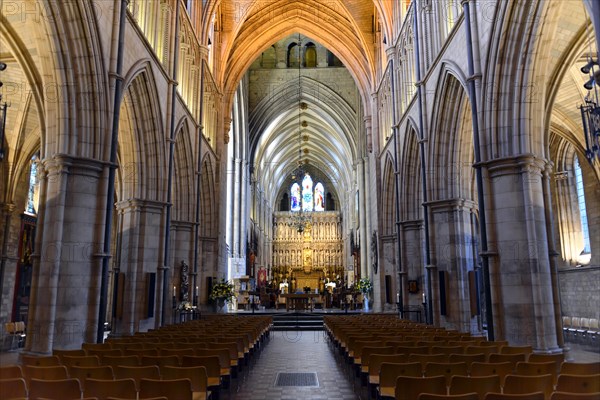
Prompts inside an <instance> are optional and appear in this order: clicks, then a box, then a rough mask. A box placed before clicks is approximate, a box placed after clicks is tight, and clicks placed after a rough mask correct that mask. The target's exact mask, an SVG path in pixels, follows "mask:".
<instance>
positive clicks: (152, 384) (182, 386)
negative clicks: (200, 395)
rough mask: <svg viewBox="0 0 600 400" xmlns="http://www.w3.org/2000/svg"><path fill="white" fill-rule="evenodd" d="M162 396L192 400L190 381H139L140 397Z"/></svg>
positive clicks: (179, 399) (178, 399)
mask: <svg viewBox="0 0 600 400" xmlns="http://www.w3.org/2000/svg"><path fill="white" fill-rule="evenodd" d="M157 395H158V396H164V397H166V398H168V399H177V400H193V397H192V383H191V381H190V380H189V379H170V380H156V379H142V380H141V382H140V393H139V396H140V398H144V397H151V396H154V397H156V396H157Z"/></svg>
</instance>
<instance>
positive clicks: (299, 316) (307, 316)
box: [273, 313, 323, 331]
mask: <svg viewBox="0 0 600 400" xmlns="http://www.w3.org/2000/svg"><path fill="white" fill-rule="evenodd" d="M273 330H274V331H321V330H323V316H322V315H315V314H312V313H286V314H280V315H273Z"/></svg>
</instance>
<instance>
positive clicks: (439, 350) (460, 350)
mask: <svg viewBox="0 0 600 400" xmlns="http://www.w3.org/2000/svg"><path fill="white" fill-rule="evenodd" d="M465 348H466V346H465V347H463V346H432V347H431V354H446V355H448V356H450V355H451V354H464V352H465Z"/></svg>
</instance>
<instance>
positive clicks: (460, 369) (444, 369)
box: [424, 362, 468, 386]
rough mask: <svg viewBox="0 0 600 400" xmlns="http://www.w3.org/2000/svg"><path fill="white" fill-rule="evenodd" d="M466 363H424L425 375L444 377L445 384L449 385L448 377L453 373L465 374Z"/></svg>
mask: <svg viewBox="0 0 600 400" xmlns="http://www.w3.org/2000/svg"><path fill="white" fill-rule="evenodd" d="M467 373H468V370H467V363H464V362H459V363H435V362H431V363H427V364H425V371H424V375H425V376H440V375H443V376H444V377H445V378H446V386H450V379H452V377H453V376H454V375H467Z"/></svg>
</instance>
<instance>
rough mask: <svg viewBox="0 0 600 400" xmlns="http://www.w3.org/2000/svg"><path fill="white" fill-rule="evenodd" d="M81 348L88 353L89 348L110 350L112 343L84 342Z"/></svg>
mask: <svg viewBox="0 0 600 400" xmlns="http://www.w3.org/2000/svg"><path fill="white" fill-rule="evenodd" d="M81 348H82V349H83V350H85V352H86V353H87V351H88V350H110V349H111V344H110V342H107V343H82V344H81Z"/></svg>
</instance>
